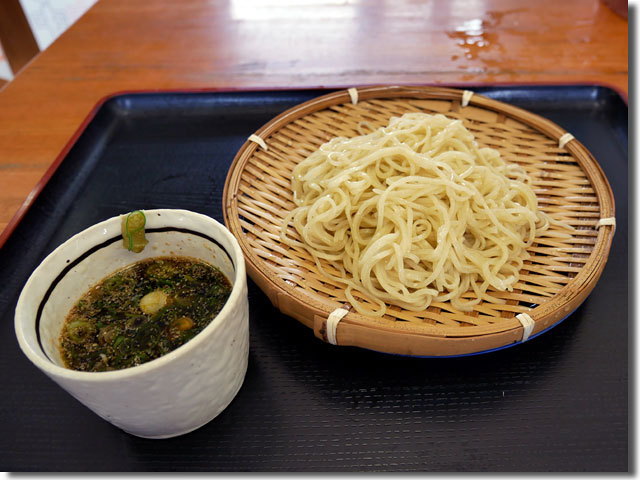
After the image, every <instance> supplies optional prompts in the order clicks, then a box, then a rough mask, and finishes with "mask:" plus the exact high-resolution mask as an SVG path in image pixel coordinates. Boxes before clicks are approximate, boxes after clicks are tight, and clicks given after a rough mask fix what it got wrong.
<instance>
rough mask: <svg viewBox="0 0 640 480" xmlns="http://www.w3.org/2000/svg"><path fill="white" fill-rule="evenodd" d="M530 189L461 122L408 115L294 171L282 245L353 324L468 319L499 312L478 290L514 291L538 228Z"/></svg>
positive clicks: (326, 148) (334, 146)
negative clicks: (304, 260) (455, 315)
mask: <svg viewBox="0 0 640 480" xmlns="http://www.w3.org/2000/svg"><path fill="white" fill-rule="evenodd" d="M530 183H531V180H530V179H529V177H528V176H527V174H526V172H525V171H524V169H522V168H521V167H520V166H518V165H512V164H509V165H508V164H506V163H505V162H504V161H503V160H502V159H501V158H500V153H499V152H498V151H497V150H494V149H492V148H479V147H478V145H477V143H476V141H475V140H474V136H473V134H472V133H471V132H469V131H468V130H467V129H466V128H465V127H464V125H463V124H462V122H461V121H460V120H451V119H449V118H447V117H445V116H444V115H440V114H438V115H428V114H423V113H408V114H405V115H403V116H402V117H394V118H392V119H391V120H390V123H389V125H388V126H387V127H383V128H380V129H378V130H376V131H374V132H373V133H370V134H368V135H362V136H358V137H355V138H350V139H347V138H342V137H337V138H334V139H332V140H331V141H329V142H327V143H325V144H324V145H322V146H321V147H320V148H319V150H317V151H316V152H314V153H313V154H311V155H310V156H309V157H308V158H306V159H305V160H303V161H302V162H301V163H299V164H298V165H297V166H296V167H295V169H294V170H293V179H292V186H293V190H294V201H295V203H296V205H297V207H296V208H295V209H294V210H293V211H291V212H290V214H289V215H288V216H287V217H286V218H285V219H284V221H283V225H282V232H281V239H282V240H283V241H284V242H286V243H287V244H289V245H291V246H295V247H302V248H305V249H306V250H307V251H308V252H309V253H310V254H311V255H312V256H313V258H314V260H315V262H316V265H317V268H318V269H319V270H320V271H321V272H322V273H323V274H324V275H326V276H327V277H329V278H331V279H333V280H334V281H336V282H339V284H342V285H344V286H345V295H346V298H347V299H348V301H349V302H350V303H351V304H352V305H353V307H354V308H355V309H356V310H357V311H358V312H359V313H362V314H365V315H373V316H381V315H383V314H384V313H385V312H386V304H387V303H389V304H393V305H397V306H398V307H401V308H404V309H407V310H412V311H420V310H424V309H426V308H427V307H428V306H429V305H430V304H431V303H432V302H434V301H437V302H444V301H450V303H451V305H452V306H453V307H454V308H456V309H458V310H461V311H470V310H472V309H473V306H474V305H475V304H477V303H479V302H480V301H482V300H484V301H488V302H493V303H503V302H504V301H503V300H501V299H499V298H496V297H493V296H491V295H490V293H489V292H488V291H487V290H488V289H489V288H490V287H492V288H493V289H495V290H497V291H505V290H509V291H510V290H512V289H513V286H514V284H516V282H517V281H518V272H519V270H520V268H521V267H522V265H523V262H524V261H525V260H526V259H527V258H528V257H529V255H528V253H527V250H526V249H527V247H529V246H530V245H531V244H532V243H533V241H534V239H535V237H536V235H538V234H539V233H540V232H542V231H544V230H546V229H547V228H548V227H549V219H548V217H546V216H545V215H544V214H543V213H542V212H539V211H538V203H537V199H536V196H535V194H534V192H533V190H532V188H531V186H530ZM290 226H293V227H294V228H295V230H296V231H297V233H298V235H299V237H300V238H301V239H302V242H300V241H298V240H295V239H293V238H289V237H288V236H287V232H288V229H289V227H290ZM327 264H329V265H331V266H332V267H333V268H331V267H327ZM323 265H324V266H323ZM467 292H473V294H471V293H469V294H466V293H467ZM465 294H466V295H465ZM365 300H368V302H367V301H365Z"/></svg>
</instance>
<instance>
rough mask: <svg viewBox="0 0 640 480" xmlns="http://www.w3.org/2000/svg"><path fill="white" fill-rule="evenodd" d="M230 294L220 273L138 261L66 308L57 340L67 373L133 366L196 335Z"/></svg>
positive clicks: (187, 261)
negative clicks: (68, 308)
mask: <svg viewBox="0 0 640 480" xmlns="http://www.w3.org/2000/svg"><path fill="white" fill-rule="evenodd" d="M230 294H231V284H230V283H229V280H227V278H226V277H225V276H224V274H223V273H222V272H221V271H220V270H219V269H217V268H216V267H213V266H211V265H209V264H206V263H204V262H201V261H199V260H195V259H191V258H187V257H162V258H151V259H147V260H142V261H140V262H137V263H135V264H133V265H130V266H128V267H126V268H124V269H122V270H120V271H118V272H116V273H114V274H112V275H110V276H109V277H107V278H105V279H104V280H102V281H101V282H100V283H98V284H97V285H95V286H94V287H92V288H91V289H90V290H89V291H88V292H87V293H85V294H84V295H83V296H82V298H81V299H80V300H79V301H78V303H77V304H76V305H75V306H74V307H73V308H72V309H71V311H70V312H69V315H68V316H67V319H66V321H65V324H64V326H63V329H62V333H61V336H60V352H61V354H62V359H63V361H64V363H65V365H66V367H67V368H71V369H73V370H81V371H88V372H99V371H106V370H118V369H122V368H127V367H133V366H135V365H140V364H142V363H145V362H148V361H150V360H153V359H155V358H158V357H160V356H162V355H165V354H166V353H169V352H171V351H172V350H175V349H176V348H178V347H179V346H180V345H183V344H184V343H186V342H188V341H189V340H190V339H192V338H193V337H194V336H195V335H197V334H198V333H199V332H201V331H202V330H203V329H204V328H205V327H206V326H207V325H208V324H209V323H210V322H211V321H212V320H213V319H214V317H215V316H216V315H217V314H218V312H219V311H220V310H221V309H222V307H223V306H224V304H225V302H226V301H227V299H228V298H229V295H230Z"/></svg>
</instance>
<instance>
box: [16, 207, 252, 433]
mask: <svg viewBox="0 0 640 480" xmlns="http://www.w3.org/2000/svg"><path fill="white" fill-rule="evenodd" d="M145 214H146V217H147V224H146V231H147V239H148V240H149V244H148V245H147V246H146V247H145V249H144V250H143V251H142V252H141V253H139V254H135V253H132V252H129V251H127V250H126V249H124V248H123V247H122V238H121V236H120V218H119V217H114V218H111V219H109V220H106V221H104V222H101V223H99V224H96V225H94V226H92V227H90V228H88V229H86V230H84V231H82V232H80V233H78V234H77V235H75V236H74V237H72V238H70V239H69V240H67V241H66V242H65V243H63V244H62V245H60V246H59V247H58V248H57V249H56V250H54V251H53V252H52V253H51V254H50V255H49V256H48V257H47V258H45V260H44V261H43V262H42V263H41V264H40V266H38V268H36V270H35V271H34V272H33V274H32V275H31V277H30V278H29V280H28V281H27V283H26V284H25V287H24V288H23V290H22V293H21V294H20V298H19V300H18V304H17V307H16V314H15V329H16V335H17V338H18V343H19V344H20V347H21V348H22V350H23V352H24V353H25V355H26V356H27V357H28V358H29V360H31V362H33V363H34V365H36V366H37V367H38V368H39V369H41V370H42V371H43V372H44V373H45V374H47V375H48V376H49V377H50V378H52V379H53V380H54V381H55V382H56V383H58V384H59V385H60V386H62V387H63V388H64V389H65V390H67V391H68V392H69V393H70V394H71V395H73V396H74V397H75V398H77V399H78V400H79V401H80V402H82V403H83V404H85V405H86V406H87V407H89V408H90V409H91V410H93V411H94V412H95V413H97V414H98V415H100V416H101V417H102V418H104V419H106V420H108V421H109V422H111V423H112V424H114V425H116V426H118V427H120V428H122V429H123V430H125V431H127V432H129V433H131V434H134V435H137V436H141V437H146V438H167V437H174V436H177V435H181V434H184V433H187V432H190V431H192V430H195V429H196V428H198V427H200V426H202V425H204V424H206V423H207V422H209V421H210V420H212V419H213V418H215V417H216V416H217V415H218V414H219V413H220V412H222V410H224V409H225V408H226V407H227V405H229V403H230V402H231V401H232V400H233V398H234V397H235V395H236V394H237V392H238V390H239V389H240V387H241V385H242V382H243V380H244V376H245V373H246V370H247V363H248V355H249V306H248V298H247V282H246V273H245V265H244V258H243V256H242V252H241V250H240V247H239V245H238V243H237V241H236V240H235V238H234V237H233V236H232V235H231V234H230V233H229V231H228V230H227V229H226V228H225V227H224V226H223V225H221V224H220V223H218V222H217V221H215V220H213V219H211V218H209V217H207V216H205V215H201V214H197V213H193V212H189V211H185V210H148V211H145ZM168 255H179V256H188V257H193V258H198V259H201V260H204V261H205V262H208V263H210V264H212V265H215V266H217V267H218V268H220V269H221V270H222V272H223V273H224V274H225V275H226V276H227V278H228V279H229V280H230V282H231V284H232V287H233V288H232V292H231V295H230V297H229V299H228V300H227V303H226V304H225V306H224V307H223V308H222V310H221V311H220V313H219V314H218V315H217V317H216V318H215V319H214V320H213V321H212V322H211V323H210V324H209V325H208V326H207V327H206V328H205V329H204V330H203V331H202V332H200V333H199V334H198V335H196V336H195V337H194V338H193V339H192V340H190V341H189V342H187V343H186V344H184V345H182V346H180V347H179V348H177V349H176V350H174V351H172V352H170V353H168V354H166V355H164V356H162V357H160V358H157V359H155V360H152V361H150V362H147V363H144V364H142V365H139V366H136V367H132V368H126V369H122V370H115V371H109V372H79V371H74V370H70V369H67V368H65V367H64V366H63V363H62V360H61V357H60V353H59V337H60V332H61V329H62V326H63V323H64V320H65V317H66V315H67V313H68V312H69V310H70V309H71V307H72V306H73V305H74V303H75V302H76V301H77V300H78V299H79V298H80V296H81V295H82V294H83V293H84V292H85V291H86V290H87V289H88V288H89V287H90V286H91V285H93V284H95V283H97V282H98V281H100V280H101V279H103V278H105V277H106V276H107V275H109V274H110V273H112V272H114V271H116V270H118V269H120V268H122V267H124V266H126V265H130V264H132V263H135V262H137V261H139V260H142V259H145V258H150V257H157V256H168Z"/></svg>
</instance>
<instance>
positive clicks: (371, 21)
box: [0, 0, 628, 236]
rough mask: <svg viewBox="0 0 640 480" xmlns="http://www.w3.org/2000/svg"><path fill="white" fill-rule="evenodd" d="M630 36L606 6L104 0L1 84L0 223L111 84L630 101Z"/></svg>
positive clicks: (13, 216)
mask: <svg viewBox="0 0 640 480" xmlns="http://www.w3.org/2000/svg"><path fill="white" fill-rule="evenodd" d="M627 41H628V23H627V20H626V19H625V18H623V17H621V16H618V15H616V14H615V13H614V12H613V11H612V10H610V9H609V8H608V7H607V6H606V5H605V4H603V3H601V2H600V1H599V0H563V1H558V0H539V1H536V2H531V1H529V0H519V1H513V0H475V1H470V0H469V1H465V0H435V1H422V2H421V1H418V0H414V1H411V0H400V1H394V2H388V1H384V0H377V1H365V0H359V1H358V0H355V1H353V0H351V1H346V2H345V1H342V0H329V1H320V0H315V1H302V0H293V1H292V2H281V1H278V0H228V1H210V0H181V1H180V2H176V1H174V0H147V1H145V2H131V1H130V0H99V2H98V3H97V4H96V5H95V6H94V7H93V8H92V9H91V10H90V11H89V12H88V13H87V14H86V15H85V16H83V17H82V18H81V19H80V20H79V21H78V22H77V23H76V24H75V25H73V26H72V27H71V28H70V29H69V30H68V31H67V32H66V33H64V34H63V35H62V36H61V37H60V38H59V39H58V40H57V41H56V42H55V43H54V44H53V45H51V47H49V48H48V49H47V50H46V51H45V52H43V53H41V54H40V55H39V56H37V57H36V58H35V59H34V60H33V61H32V62H31V63H30V64H28V65H27V67H25V68H24V69H23V70H22V71H21V72H20V73H19V74H18V75H17V76H16V78H15V79H14V80H13V81H12V82H11V83H9V84H7V85H6V86H5V87H4V89H3V90H2V91H0V171H1V173H0V229H4V233H5V236H6V235H7V234H8V233H9V231H10V230H11V226H12V225H13V224H14V223H15V222H17V221H18V220H19V218H20V217H21V215H22V214H23V213H24V212H25V211H26V209H27V208H28V207H29V205H30V202H31V201H32V200H33V189H34V187H35V186H36V185H37V183H38V181H39V179H41V178H42V176H43V175H44V174H45V172H46V171H47V169H48V168H49V167H50V166H51V164H52V163H53V162H54V161H55V159H56V157H57V156H58V155H59V154H60V152H61V150H62V149H63V148H64V146H65V144H66V143H67V142H68V141H69V139H70V137H72V135H73V133H74V132H75V131H76V129H77V128H78V126H79V125H80V124H81V123H82V121H83V119H84V118H85V117H86V116H87V114H88V113H89V112H90V110H91V109H92V107H93V106H94V105H95V104H96V103H97V102H98V101H99V100H100V99H101V98H103V97H104V96H106V95H109V94H112V93H114V92H119V91H130V90H154V89H199V88H212V89H223V90H225V89H268V88H277V87H319V86H331V87H343V86H354V85H370V84H446V85H470V84H488V83H523V84H531V83H551V84H566V83H589V84H602V85H607V86H610V87H613V88H615V89H617V90H618V91H620V92H621V93H622V95H623V96H626V95H627V92H628V46H627ZM30 192H31V193H30ZM10 222H11V223H10ZM7 225H9V227H8V228H7Z"/></svg>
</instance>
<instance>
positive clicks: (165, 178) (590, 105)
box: [0, 86, 629, 472]
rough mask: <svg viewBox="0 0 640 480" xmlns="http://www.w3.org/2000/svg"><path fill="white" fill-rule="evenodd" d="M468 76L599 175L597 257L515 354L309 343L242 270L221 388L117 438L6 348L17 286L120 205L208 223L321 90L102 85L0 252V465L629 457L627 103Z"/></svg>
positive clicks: (345, 466) (122, 466)
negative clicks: (238, 338) (599, 262)
mask: <svg viewBox="0 0 640 480" xmlns="http://www.w3.org/2000/svg"><path fill="white" fill-rule="evenodd" d="M467 88H468V87H467ZM473 90H474V91H476V92H478V93H481V94H483V95H486V96H488V97H492V98H495V99H498V100H501V101H504V102H507V103H510V104H513V105H517V106H519V107H523V108H525V109H528V110H531V111H533V112H535V113H538V114H540V115H542V116H544V117H547V118H549V119H550V120H552V121H554V122H556V123H558V124H559V125H561V126H562V127H564V128H565V129H566V130H567V131H569V132H571V133H572V134H573V135H574V136H575V137H576V138H577V139H578V140H580V141H581V142H582V143H583V144H584V145H585V146H586V147H587V148H588V149H589V150H590V151H591V152H592V153H593V155H594V157H595V158H596V159H597V160H598V162H599V163H600V165H601V166H602V168H603V170H604V171H605V173H606V175H607V177H608V179H609V181H610V183H611V186H612V188H613V192H614V195H615V201H616V219H617V230H616V234H615V237H614V240H613V245H612V249H611V253H610V256H609V261H608V263H607V266H606V268H605V269H604V272H603V274H602V277H601V279H600V282H599V283H598V285H597V286H596V288H595V289H594V291H593V292H592V294H591V296H590V297H589V298H588V299H587V300H586V301H585V302H584V304H583V305H582V306H581V307H580V308H579V309H578V310H577V311H576V312H575V313H574V314H573V315H571V316H570V317H569V318H568V319H566V320H565V321H564V322H562V323H561V324H559V325H558V326H556V327H555V328H554V329H553V330H551V331H550V332H548V333H546V334H545V335H542V336H540V337H538V338H535V339H532V340H530V341H528V342H526V343H524V344H522V345H518V346H516V347H514V348H509V349H505V350H500V351H496V352H492V353H488V354H484V355H479V356H470V357H464V358H448V359H421V358H409V357H401V356H394V355H386V354H381V353H376V352H371V351H367V350H362V349H356V348H350V347H335V346H332V345H329V344H326V343H323V342H321V341H320V340H318V339H316V338H315V337H314V336H313V332H311V331H310V330H309V329H307V328H305V327H304V326H303V325H301V324H299V323H298V322H297V321H295V320H293V319H291V318H288V317H285V316H283V315H281V314H280V313H279V312H278V311H277V310H276V309H274V308H273V307H272V306H271V304H270V303H269V301H268V299H267V297H266V296H265V295H264V294H263V293H262V292H261V291H260V290H259V289H258V288H257V287H256V285H255V284H253V283H252V282H249V302H250V312H251V313H250V322H251V347H250V355H249V369H248V372H247V376H246V380H245V383H244V386H243V387H242V389H241V390H240V392H239V394H238V396H237V397H236V398H235V400H234V401H233V402H232V403H231V405H230V406H229V407H228V408H227V409H226V410H225V411H224V412H223V413H222V414H221V415H220V416H218V417H217V418H216V419H214V420H213V421H212V422H210V423H209V424H207V425H205V426H204V427H202V428H200V429H199V430H196V431H195V432H192V433H190V434H187V435H184V436H182V437H177V438H173V439H169V440H145V439H141V438H137V437H134V436H131V435H128V434H126V433H124V432H122V431H121V430H119V429H117V428H116V427H113V426H112V425H111V424H109V423H107V422H105V421H104V420H102V419H100V418H99V417H98V416H97V415H95V414H94V413H92V412H91V411H90V410H88V409H87V408H86V407H84V406H83V405H82V404H80V403H79V402H78V401H76V400H75V399H74V398H72V397H71V396H70V395H69V394H67V393H66V392H65V391H64V390H62V389H61V388H60V387H58V386H57V385H56V384H54V383H53V382H52V381H51V380H49V379H48V378H47V377H46V376H45V375H44V374H43V373H41V372H40V371H39V370H38V369H36V367H34V366H33V365H32V364H31V363H30V362H29V361H28V360H27V359H26V357H25V356H24V355H23V354H22V352H21V351H20V350H19V347H18V343H17V340H16V338H15V333H14V328H13V314H14V310H15V305H16V301H17V298H18V295H19V293H20V290H21V288H22V286H23V285H24V283H25V282H26V280H27V278H28V276H29V275H30V273H31V272H32V271H33V269H34V268H35V267H36V266H37V265H38V263H39V262H40V261H41V260H42V259H43V258H44V257H45V256H46V255H47V254H48V253H49V252H51V251H52V250H53V249H54V248H55V247H56V246H58V245H59V244H60V243H62V242H63V241H65V240H66V239H67V238H69V237H70V236H71V235H73V234H75V233H77V232H79V231H81V230H83V229H84V228H86V227H88V226H90V225H92V224H94V223H96V222H99V221H101V220H104V219H106V218H108V217H111V216H113V215H116V214H119V213H123V212H126V211H130V210H133V209H151V208H184V209H189V210H194V211H196V212H200V213H203V214H206V215H209V216H211V217H214V218H216V219H218V220H219V221H222V220H223V216H222V190H223V186H224V181H225V177H226V174H227V170H228V168H229V165H230V164H231V161H232V160H233V157H234V155H235V153H236V151H237V150H238V149H239V148H240V146H241V145H242V144H243V142H244V141H245V140H246V139H247V137H248V136H249V135H250V134H251V133H253V132H254V131H255V130H257V129H258V128H259V127H260V126H261V125H263V124H264V123H266V122H267V121H268V120H270V119H271V118H273V117H274V116H275V115H277V114H278V113H280V112H282V111H283V110H285V109H287V108H289V107H291V106H293V105H295V104H298V103H300V102H303V101H306V100H308V99H310V98H312V97H314V96H317V95H321V94H324V93H327V91H325V90H312V91H284V90H283V91H269V92H258V91H256V92H226V93H225V92H184V93H136V94H123V95H118V96H114V97H112V98H109V99H108V100H106V101H105V102H104V103H102V104H101V105H100V106H99V108H98V109H97V110H96V112H94V113H95V115H94V116H92V117H90V120H89V121H88V122H87V123H86V126H85V127H84V128H83V131H82V132H81V133H80V135H79V136H78V137H77V138H76V139H75V140H74V143H73V145H72V146H71V148H70V149H65V153H64V154H63V156H62V157H61V161H60V162H59V165H58V167H57V168H56V169H55V171H53V172H52V174H51V177H50V179H49V180H48V181H47V182H46V184H44V187H43V188H42V191H41V192H40V193H39V195H38V196H37V197H36V199H35V200H34V202H33V204H32V206H31V208H30V209H29V210H28V211H27V212H26V214H25V215H24V217H23V218H22V219H21V221H20V222H19V223H18V224H17V226H16V228H15V230H14V231H13V233H12V234H11V235H10V237H9V238H8V239H7V241H6V243H5V244H4V246H3V247H2V249H1V250H0V271H2V272H3V282H2V283H1V284H0V312H1V315H2V318H1V320H0V386H1V387H2V393H1V394H0V425H1V427H0V428H1V429H2V430H1V432H2V435H0V470H3V471H121V470H125V471H185V470H189V471H324V472H326V471H425V472H428V471H626V470H628V468H629V463H628V447H629V445H628V437H629V429H628V421H629V415H628V394H629V389H628V344H629V341H628V338H629V335H628V334H629V323H628V313H627V310H628V283H627V278H628V242H627V234H628V220H627V213H628V205H627V203H628V202H627V200H628V192H627V182H628V161H627V155H628V150H627V149H628V147H627V142H628V140H627V138H628V137H627V115H628V109H627V105H626V103H625V101H624V100H623V99H621V98H620V96H619V95H618V94H617V93H615V92H614V91H612V90H610V89H608V88H605V87H598V86H532V87H528V86H498V87H474V88H473Z"/></svg>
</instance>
